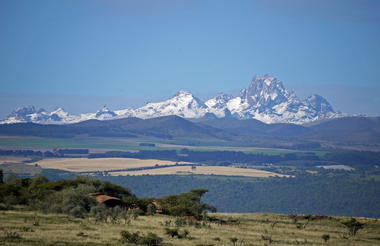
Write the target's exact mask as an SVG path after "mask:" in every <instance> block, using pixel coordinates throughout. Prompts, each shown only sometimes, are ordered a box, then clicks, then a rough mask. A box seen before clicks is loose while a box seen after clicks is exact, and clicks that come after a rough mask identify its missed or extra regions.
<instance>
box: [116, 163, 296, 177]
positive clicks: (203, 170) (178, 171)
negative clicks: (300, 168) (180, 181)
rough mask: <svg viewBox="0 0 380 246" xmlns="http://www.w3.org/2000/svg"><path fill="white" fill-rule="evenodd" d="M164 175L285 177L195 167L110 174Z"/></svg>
mask: <svg viewBox="0 0 380 246" xmlns="http://www.w3.org/2000/svg"><path fill="white" fill-rule="evenodd" d="M165 174H204V175H223V176H243V177H257V178H268V177H273V176H279V177H285V176H286V177H287V176H289V175H283V174H278V173H273V172H268V171H263V170H258V169H250V168H235V167H224V166H196V167H195V169H193V168H192V167H191V166H173V167H164V168H155V169H146V170H139V171H125V172H112V173H111V175H114V176H118V175H122V176H124V175H165Z"/></svg>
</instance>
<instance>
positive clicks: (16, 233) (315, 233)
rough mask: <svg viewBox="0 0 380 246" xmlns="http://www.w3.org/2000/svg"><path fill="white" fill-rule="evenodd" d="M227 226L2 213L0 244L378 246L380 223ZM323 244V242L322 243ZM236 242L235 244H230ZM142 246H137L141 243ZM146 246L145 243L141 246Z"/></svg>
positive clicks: (281, 221) (246, 218) (237, 217)
mask: <svg viewBox="0 0 380 246" xmlns="http://www.w3.org/2000/svg"><path fill="white" fill-rule="evenodd" d="M213 217H217V218H221V219H223V220H224V221H231V222H228V223H226V224H217V223H212V222H199V223H188V224H185V225H184V224H178V223H177V222H176V221H178V218H176V217H170V216H164V215H154V216H140V217H138V218H137V219H129V220H123V219H120V220H117V221H113V222H112V223H111V221H110V222H108V223H105V222H96V221H94V219H93V218H86V219H78V218H71V217H69V216H67V215H61V214H41V213H38V212H29V211H1V216H0V245H7V246H8V245H36V246H37V245H38V246H44V245H67V246H74V245H78V246H79V245H136V244H131V243H130V244H128V243H122V242H121V241H120V239H121V236H120V232H121V231H123V230H125V231H128V232H132V233H133V232H137V231H139V232H140V235H147V234H148V233H154V234H156V235H157V236H159V237H160V238H162V239H163V241H162V243H161V244H160V245H184V246H185V245H189V246H190V245H215V246H217V245H231V246H233V245H242V246H243V245H247V246H248V245H342V246H343V245H344V246H345V245H379V243H380V237H379V235H380V222H379V221H377V220H374V219H358V220H359V221H360V222H361V223H364V228H363V229H361V230H359V231H358V232H357V234H356V235H355V236H353V235H351V236H350V235H349V234H348V229H347V228H346V227H345V226H344V225H343V224H342V222H345V221H348V220H349V218H343V217H326V218H319V219H312V220H310V219H307V218H308V217H307V216H306V217H305V216H289V215H276V214H216V215H213ZM165 228H171V229H178V230H179V232H183V231H184V230H187V231H188V232H189V233H188V235H187V236H186V237H185V238H177V237H174V238H172V237H170V236H168V235H167V234H166V233H165ZM323 237H324V238H325V239H326V238H328V239H327V240H326V241H325V240H324V239H323ZM235 241H236V242H235ZM140 245H141V244H140ZM142 245H149V244H142Z"/></svg>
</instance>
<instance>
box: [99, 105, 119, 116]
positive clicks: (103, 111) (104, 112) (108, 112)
mask: <svg viewBox="0 0 380 246" xmlns="http://www.w3.org/2000/svg"><path fill="white" fill-rule="evenodd" d="M115 116H117V114H116V113H115V112H113V111H111V110H110V109H109V108H108V107H107V106H106V105H104V107H103V108H101V109H99V110H98V111H96V113H95V118H97V119H109V118H112V117H115Z"/></svg>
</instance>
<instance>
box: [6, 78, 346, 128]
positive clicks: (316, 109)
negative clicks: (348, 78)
mask: <svg viewBox="0 0 380 246" xmlns="http://www.w3.org/2000/svg"><path fill="white" fill-rule="evenodd" d="M168 115H177V116H181V117H184V118H201V117H211V116H212V117H215V116H216V117H219V118H221V117H236V118H239V119H257V120H261V121H263V122H266V123H277V122H286V123H297V124H299V123H305V122H310V121H313V120H318V119H323V118H332V117H340V116H342V114H341V113H336V112H335V111H334V110H333V107H332V106H331V104H330V103H329V102H328V101H327V100H326V99H325V98H323V97H322V96H319V95H316V94H314V95H311V96H310V97H308V98H306V99H305V100H301V99H299V98H298V97H297V96H296V95H295V93H293V92H289V91H287V90H286V88H285V87H284V85H283V83H282V82H281V81H280V80H278V79H277V78H276V77H274V76H270V75H267V74H266V75H263V76H259V75H256V76H255V77H253V79H252V81H251V83H250V84H249V85H248V87H247V88H245V89H243V90H241V91H240V94H239V95H238V96H232V95H228V94H224V93H219V94H218V95H216V96H215V97H213V98H211V99H209V100H207V101H206V102H205V103H204V102H203V101H202V100H200V99H199V98H197V97H195V96H194V95H193V94H192V93H190V92H187V91H184V90H180V91H179V92H178V93H176V94H175V95H174V96H173V97H171V98H169V99H167V100H164V101H161V102H155V103H147V104H146V105H144V106H142V107H140V108H137V109H132V108H127V109H121V110H117V111H111V110H110V109H109V108H108V107H106V106H104V107H103V108H102V109H100V110H98V111H96V112H95V113H87V114H80V115H70V114H69V113H67V112H66V111H65V110H63V109H62V108H58V109H56V110H54V111H52V112H47V111H45V110H43V109H39V110H36V109H35V108H34V107H33V106H28V107H22V108H18V109H16V110H15V111H13V112H12V113H11V114H10V115H9V116H8V118H7V119H6V120H4V121H2V122H0V123H16V122H36V123H45V124H49V123H74V122H80V121H84V120H89V119H98V120H105V119H116V118H125V117H138V118H143V119H146V118H154V117H160V116H168Z"/></svg>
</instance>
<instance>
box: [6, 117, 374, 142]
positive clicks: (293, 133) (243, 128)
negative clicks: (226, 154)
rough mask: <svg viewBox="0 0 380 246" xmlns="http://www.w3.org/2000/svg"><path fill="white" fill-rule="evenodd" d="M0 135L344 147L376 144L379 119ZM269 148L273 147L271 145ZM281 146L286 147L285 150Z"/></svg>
mask: <svg viewBox="0 0 380 246" xmlns="http://www.w3.org/2000/svg"><path fill="white" fill-rule="evenodd" d="M0 135H3V136H38V137H58V138H62V137H75V136H94V137H130V138H137V137H154V138H159V139H178V138H180V139H190V140H191V139H193V140H199V141H201V140H208V141H219V142H220V143H222V142H225V141H229V142H230V143H231V142H236V143H239V144H240V145H244V144H245V145H247V144H249V145H252V144H253V145H255V143H258V141H261V142H260V143H262V141H264V140H265V139H267V140H268V141H269V144H270V143H276V146H277V147H280V146H279V145H280V144H281V142H293V143H297V142H310V141H311V142H313V141H316V142H321V143H325V142H326V141H327V142H334V143H344V144H347V143H348V144H366V145H368V144H379V143H380V117H344V118H337V119H329V120H324V121H320V122H314V123H313V124H310V125H305V126H302V125H296V124H289V123H275V124H266V123H263V122H261V121H258V120H255V119H248V120H238V119H234V118H212V119H207V118H203V119H193V120H188V119H184V118H182V117H179V116H163V117H157V118H151V119H140V118H135V117H131V118H124V119H117V120H106V121H100V120H88V121H83V122H79V123H74V124H64V125H62V124H61V125H53V124H48V125H46V124H36V123H15V124H2V125H0ZM272 146H273V144H272ZM282 147H286V146H285V145H284V146H282Z"/></svg>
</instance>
